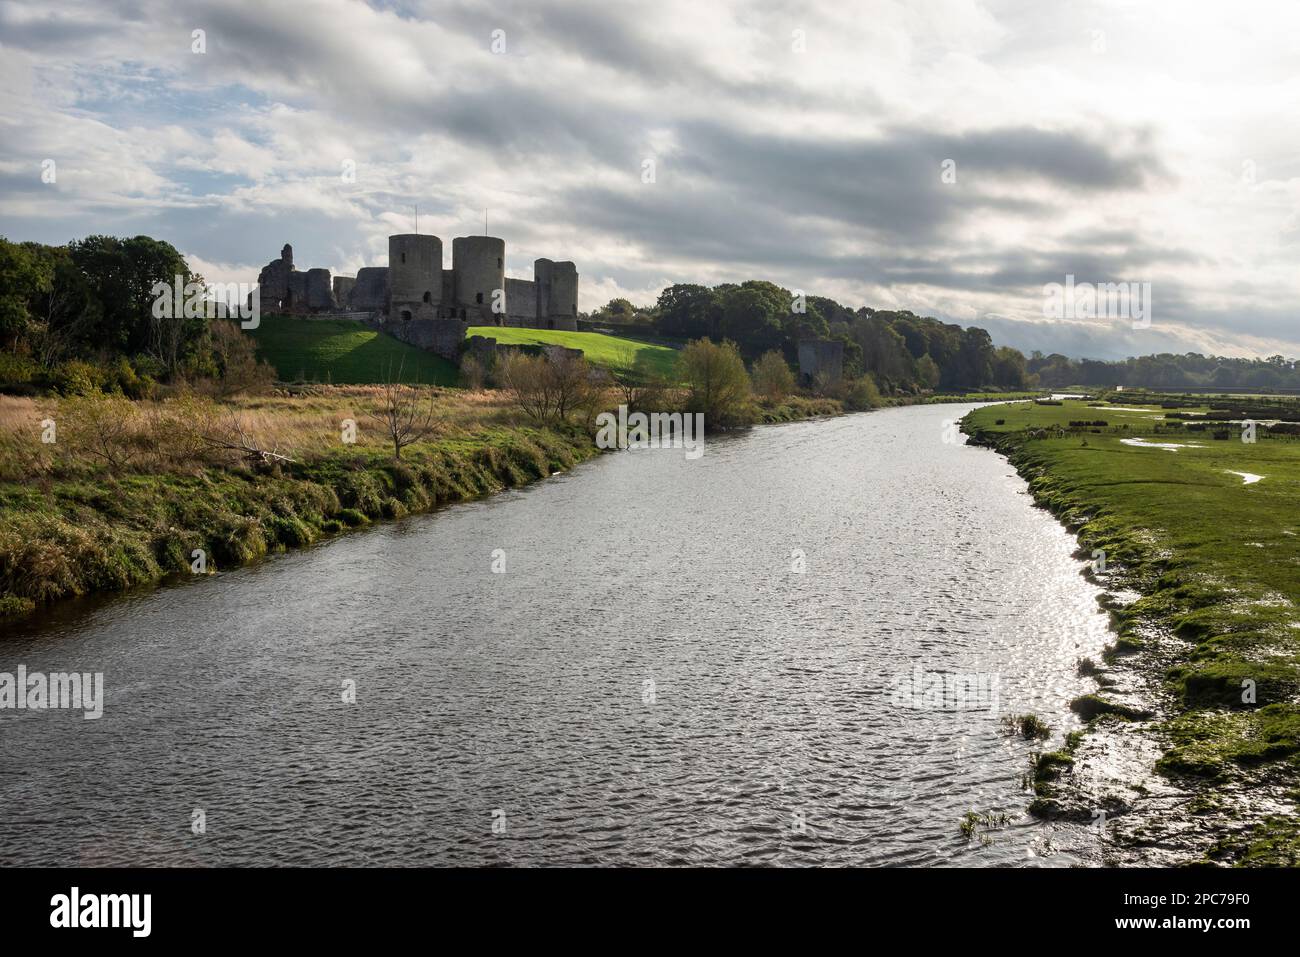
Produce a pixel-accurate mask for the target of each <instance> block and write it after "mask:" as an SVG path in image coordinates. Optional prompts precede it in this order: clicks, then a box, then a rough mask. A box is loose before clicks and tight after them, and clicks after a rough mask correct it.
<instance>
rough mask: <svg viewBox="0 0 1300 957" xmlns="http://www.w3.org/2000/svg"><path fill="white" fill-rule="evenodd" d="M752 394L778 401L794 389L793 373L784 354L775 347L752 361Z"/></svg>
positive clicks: (770, 400)
mask: <svg viewBox="0 0 1300 957" xmlns="http://www.w3.org/2000/svg"><path fill="white" fill-rule="evenodd" d="M752 379H753V386H754V394H755V395H757V396H759V397H761V398H764V399H767V400H768V401H769V402H780V401H781V400H782V399H784V398H785V397H786V396H788V395H789V394H790V393H791V392H793V391H794V374H793V373H792V372H791V371H790V364H789V363H788V362H786V361H785V356H783V355H781V353H780V352H778V351H777V350H775V349H772V350H770V351H768V352H765V353H763V355H762V357H761V358H759V360H758V361H757V362H755V363H754V374H753V377H752Z"/></svg>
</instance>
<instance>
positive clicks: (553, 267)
mask: <svg viewBox="0 0 1300 957" xmlns="http://www.w3.org/2000/svg"><path fill="white" fill-rule="evenodd" d="M533 276H534V277H535V280H536V283H537V327H538V328H539V329H564V330H567V331H569V332H573V331H575V330H577V328H578V267H577V266H575V265H574V264H573V263H571V262H552V261H551V260H549V259H538V260H536V261H535V262H534V263H533Z"/></svg>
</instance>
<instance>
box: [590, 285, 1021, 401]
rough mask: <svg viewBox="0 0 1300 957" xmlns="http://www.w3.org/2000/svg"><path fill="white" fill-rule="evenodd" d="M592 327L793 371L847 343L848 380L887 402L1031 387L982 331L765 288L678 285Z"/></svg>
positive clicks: (1017, 357) (1016, 355) (608, 312)
mask: <svg viewBox="0 0 1300 957" xmlns="http://www.w3.org/2000/svg"><path fill="white" fill-rule="evenodd" d="M591 318H592V319H593V320H596V321H601V320H603V321H607V322H617V323H639V324H642V325H644V326H646V328H647V329H649V330H653V332H654V333H655V334H657V335H660V336H663V337H666V338H675V339H701V338H707V339H712V340H714V341H715V342H721V341H724V340H726V341H731V342H734V343H735V344H736V346H737V348H738V349H739V350H740V353H741V355H742V356H743V357H744V358H745V359H746V360H747V361H750V362H753V361H755V360H757V359H758V358H759V357H760V356H762V355H763V354H764V353H766V352H769V351H773V350H775V351H777V352H778V353H780V354H781V355H782V356H784V357H785V359H786V361H787V362H790V363H792V364H793V363H796V362H797V361H798V344H799V340H800V339H809V338H813V339H838V340H840V341H841V342H843V343H844V372H845V375H846V376H847V377H848V378H851V379H852V378H857V377H859V376H862V375H870V376H871V378H872V379H873V380H874V381H875V383H876V385H877V386H878V387H879V388H880V389H881V391H882V392H885V393H888V394H906V393H917V392H922V391H926V390H935V389H940V390H945V391H955V392H967V391H978V390H983V389H994V388H996V389H1005V390H1011V391H1019V390H1023V389H1027V388H1029V387H1031V386H1032V384H1033V383H1032V380H1031V378H1030V374H1029V370H1028V368H1027V367H1026V363H1025V357H1024V355H1022V354H1021V353H1020V352H1018V351H1017V350H1015V349H1011V348H1009V347H1006V346H1003V347H1000V348H999V347H996V346H994V345H993V341H992V339H991V338H990V337H989V334H988V333H987V332H986V331H985V330H983V329H980V328H977V327H973V326H972V327H969V328H963V327H962V326H959V325H956V324H954V323H948V322H941V321H940V320H938V319H934V318H932V317H929V316H918V315H916V314H915V313H912V312H909V311H906V310H902V311H892V310H881V309H872V308H870V307H867V306H863V307H860V308H857V309H851V308H849V307H848V306H844V305H841V304H840V303H838V302H836V301H835V300H833V299H829V298H827V297H825V296H803V295H801V294H797V293H793V292H791V291H790V290H788V289H784V288H782V287H780V286H778V285H776V284H775V283H772V282H767V281H765V280H750V281H748V282H744V283H740V284H734V283H723V284H722V285H718V286H712V287H709V286H702V285H697V284H692V283H677V284H675V285H672V286H669V287H668V288H666V289H665V290H664V291H663V292H661V293H660V294H659V298H658V301H657V302H656V303H655V305H654V307H653V308H651V309H637V308H636V307H635V306H633V305H632V304H631V303H630V302H628V301H627V300H626V299H614V300H611V302H610V303H609V304H607V305H606V306H604V307H602V308H601V309H599V310H597V311H596V312H595V313H593V314H592V316H591Z"/></svg>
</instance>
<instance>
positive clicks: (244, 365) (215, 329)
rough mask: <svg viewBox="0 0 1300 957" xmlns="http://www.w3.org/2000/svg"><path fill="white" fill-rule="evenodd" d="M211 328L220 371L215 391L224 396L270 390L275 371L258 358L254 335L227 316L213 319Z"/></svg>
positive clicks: (214, 354)
mask: <svg viewBox="0 0 1300 957" xmlns="http://www.w3.org/2000/svg"><path fill="white" fill-rule="evenodd" d="M210 328H211V330H212V356H213V358H214V359H215V360H216V363H217V368H218V371H219V372H220V379H218V380H217V382H216V383H214V391H215V392H216V394H217V395H218V396H222V397H225V396H232V395H239V394H241V393H247V394H249V395H258V394H261V393H265V392H267V391H269V390H270V388H271V386H273V385H274V384H275V370H274V369H273V368H271V366H270V365H269V364H267V363H266V362H261V361H259V360H258V358H257V348H256V346H255V345H254V343H253V340H252V338H251V337H250V336H248V335H247V334H246V333H244V331H243V330H242V329H240V328H239V326H238V325H236V324H235V323H233V322H230V321H229V320H225V319H221V320H217V321H215V322H213V323H212V324H211V326H210Z"/></svg>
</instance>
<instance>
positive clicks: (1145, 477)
mask: <svg viewBox="0 0 1300 957" xmlns="http://www.w3.org/2000/svg"><path fill="white" fill-rule="evenodd" d="M1222 418H1223V414H1220V415H1218V416H1216V413H1215V410H1214V409H1213V408H1212V407H1211V406H1209V405H1205V406H1204V407H1201V406H1192V405H1187V406H1181V407H1179V408H1178V410H1177V411H1176V412H1167V411H1165V409H1163V408H1161V407H1160V405H1159V404H1158V403H1157V404H1154V405H1138V406H1135V405H1134V403H1133V402H1132V401H1126V402H1125V403H1123V404H1119V403H1088V402H1084V401H1076V400H1065V401H1063V402H1061V403H1059V404H1036V403H1024V404H1017V405H1011V406H1005V405H1004V406H994V407H986V408H982V409H978V410H976V411H974V412H972V413H970V414H969V415H967V416H966V417H965V418H964V419H963V420H962V427H963V429H964V431H966V432H967V434H968V435H969V436H970V440H971V442H972V444H976V445H982V446H986V447H988V448H991V449H994V450H996V451H997V452H999V453H1001V454H1002V455H1004V456H1006V457H1007V459H1008V460H1009V461H1010V462H1011V463H1012V464H1013V465H1014V466H1015V467H1016V469H1017V471H1018V472H1019V473H1020V474H1021V475H1022V476H1023V477H1024V478H1025V479H1026V480H1027V481H1028V482H1029V489H1030V493H1031V494H1032V495H1033V497H1034V499H1035V501H1036V502H1037V503H1038V504H1039V505H1041V506H1043V507H1045V508H1047V509H1049V510H1050V511H1051V512H1052V513H1053V514H1054V515H1056V516H1057V517H1058V519H1060V521H1061V522H1062V523H1064V524H1065V525H1066V526H1067V527H1068V528H1069V529H1070V530H1071V531H1073V532H1074V533H1075V534H1076V535H1077V536H1078V540H1079V542H1080V545H1081V548H1082V551H1083V553H1084V555H1085V557H1089V558H1091V559H1092V561H1093V577H1094V579H1095V581H1096V582H1097V583H1098V584H1100V585H1101V586H1102V587H1103V588H1104V589H1105V594H1104V595H1103V599H1104V601H1105V603H1106V606H1107V607H1108V608H1109V609H1110V610H1111V613H1112V620H1113V623H1114V626H1115V629H1116V633H1117V635H1116V639H1115V642H1114V644H1113V645H1112V646H1111V647H1110V648H1109V649H1108V650H1107V652H1106V654H1105V655H1104V660H1102V661H1093V660H1082V661H1080V662H1079V669H1080V673H1081V674H1090V675H1092V676H1094V677H1095V678H1096V680H1097V684H1098V689H1097V692H1096V693H1095V694H1092V695H1085V696H1082V697H1081V698H1079V699H1077V700H1076V701H1075V702H1074V704H1073V706H1072V707H1073V709H1074V710H1075V711H1076V712H1077V713H1079V714H1080V716H1081V717H1083V718H1085V719H1088V720H1089V724H1088V726H1087V728H1086V730H1085V731H1084V732H1082V733H1078V734H1074V735H1071V736H1070V738H1069V739H1068V741H1067V743H1066V746H1065V747H1064V748H1063V749H1062V750H1060V751H1056V752H1052V753H1048V754H1044V755H1040V756H1039V757H1038V758H1037V759H1036V761H1035V764H1034V767H1033V768H1032V769H1031V772H1030V781H1031V784H1032V787H1033V789H1034V791H1035V794H1036V799H1035V800H1034V803H1033V805H1032V810H1033V811H1034V812H1035V813H1037V814H1040V815H1043V816H1047V817H1065V818H1067V819H1076V820H1080V821H1088V822H1093V823H1096V822H1097V821H1098V820H1102V821H1104V822H1105V825H1106V836H1107V840H1108V841H1110V842H1113V843H1114V844H1115V845H1118V846H1121V847H1123V848H1124V849H1125V851H1126V852H1128V853H1130V854H1135V855H1136V856H1137V858H1138V859H1139V860H1141V861H1144V862H1147V863H1160V864H1167V863H1184V862H1190V861H1200V862H1206V863H1224V864H1239V865H1241V864H1245V865H1273V866H1279V865H1282V866H1286V865H1295V864H1297V863H1300V823H1298V822H1300V819H1298V818H1297V816H1296V811H1297V799H1300V707H1298V706H1297V704H1296V696H1297V693H1298V692H1300V610H1298V609H1297V608H1296V598H1297V596H1300V508H1297V506H1300V441H1296V439H1295V438H1294V437H1293V436H1289V435H1285V434H1274V433H1270V432H1269V431H1268V430H1267V429H1266V428H1264V427H1263V426H1260V427H1258V429H1257V434H1256V437H1257V441H1255V442H1253V443H1246V442H1242V441H1240V435H1241V433H1242V428H1241V425H1240V423H1238V424H1233V425H1231V426H1230V427H1228V425H1227V423H1226V422H1224V423H1223V424H1222V425H1215V424H1213V423H1215V422H1216V420H1217V419H1222ZM1216 432H1217V433H1219V435H1220V436H1222V437H1217V436H1216V434H1215V433H1216Z"/></svg>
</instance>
